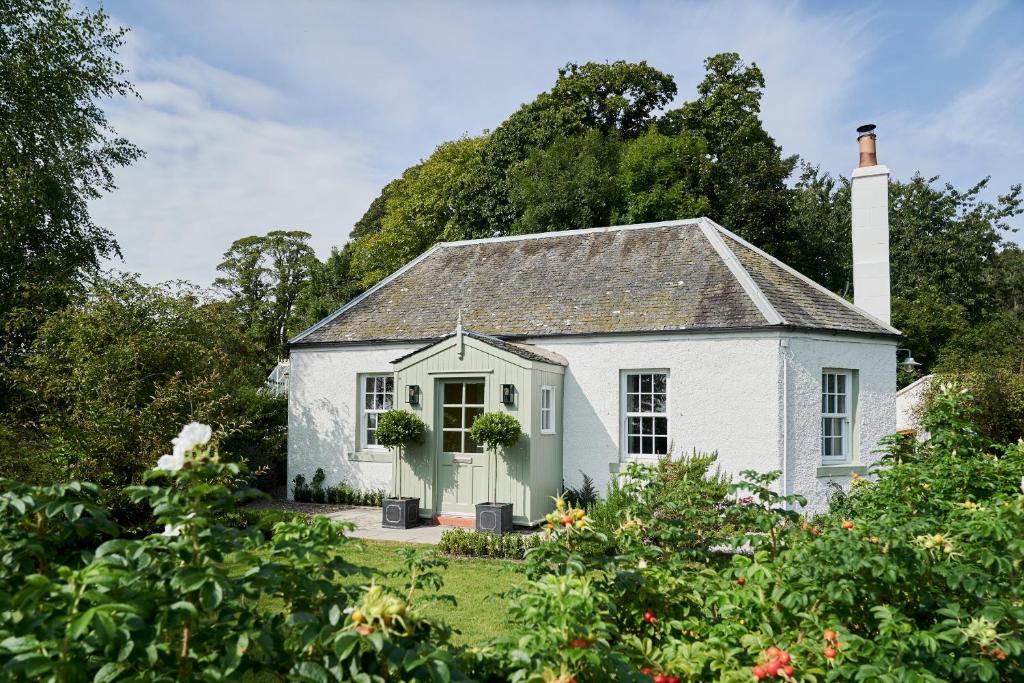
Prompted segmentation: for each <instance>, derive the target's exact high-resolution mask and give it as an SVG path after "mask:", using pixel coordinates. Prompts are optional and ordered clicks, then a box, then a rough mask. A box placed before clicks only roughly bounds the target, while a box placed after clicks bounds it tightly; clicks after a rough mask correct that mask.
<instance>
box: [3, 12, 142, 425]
mask: <svg viewBox="0 0 1024 683" xmlns="http://www.w3.org/2000/svg"><path fill="white" fill-rule="evenodd" d="M125 32H126V29H123V28H120V27H118V26H116V25H111V22H110V20H109V18H108V16H107V15H106V14H105V13H104V12H103V11H102V10H96V11H94V10H90V9H85V8H80V7H78V6H76V5H74V4H73V3H71V2H69V1H68V0H10V1H9V2H4V3H3V4H2V6H0V102H3V116H2V117H0V274H2V276H0V411H3V410H7V409H10V408H11V407H12V406H15V405H16V404H17V402H18V400H19V398H18V397H17V396H16V395H15V393H14V391H13V389H12V387H11V385H10V383H9V382H10V380H9V378H8V377H7V372H6V371H7V370H9V369H10V368H11V367H13V366H14V365H16V364H17V363H18V361H19V360H20V356H21V355H22V354H23V353H24V352H25V351H26V349H27V348H28V346H29V345H30V344H31V342H32V339H33V337H34V335H35V330H36V329H37V328H38V326H39V325H40V324H41V323H42V322H43V320H44V319H45V318H46V316H48V315H49V314H51V313H53V312H54V311H56V310H58V309H59V308H61V307H62V306H64V305H65V304H66V303H67V302H68V301H69V298H70V297H72V296H73V295H74V294H75V293H77V292H79V291H80V290H81V287H82V284H83V275H84V274H85V273H86V272H87V271H90V270H94V269H95V268H97V267H98V266H99V264H100V263H101V262H102V260H103V259H105V258H108V257H111V256H116V255H119V251H118V248H117V243H116V242H115V241H114V236H113V235H112V234H111V233H110V232H109V231H108V230H106V229H104V228H102V227H101V226H99V225H96V223H95V222H94V221H93V220H92V217H91V216H90V215H89V202H91V201H92V200H94V199H97V198H99V197H101V196H103V195H104V194H105V193H107V192H109V191H111V190H112V189H113V188H114V171H115V170H116V169H118V168H120V167H122V166H127V165H130V164H131V163H132V162H134V161H135V160H136V159H138V158H139V157H140V156H141V155H142V152H141V151H140V150H139V149H138V148H137V147H135V146H134V145H133V144H131V143H130V142H129V141H128V140H126V139H124V138H122V137H120V136H118V135H117V133H116V131H114V129H113V128H112V127H111V125H110V123H109V122H108V120H107V117H106V115H105V114H104V112H103V110H102V108H101V107H100V103H101V102H103V101H105V100H119V99H121V98H124V97H129V96H131V95H133V94H134V91H133V90H132V87H131V84H130V83H128V81H127V80H126V79H125V77H124V76H125V73H126V69H125V67H124V66H123V65H122V64H121V63H120V62H119V61H118V59H117V52H118V50H119V49H120V48H121V46H122V45H123V44H124V39H125V38H124V36H125Z"/></svg>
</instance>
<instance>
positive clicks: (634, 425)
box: [626, 417, 640, 434]
mask: <svg viewBox="0 0 1024 683" xmlns="http://www.w3.org/2000/svg"><path fill="white" fill-rule="evenodd" d="M626 431H627V432H628V433H629V434H639V433H640V418H639V417H631V418H629V420H627V421H626Z"/></svg>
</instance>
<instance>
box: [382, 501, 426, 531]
mask: <svg viewBox="0 0 1024 683" xmlns="http://www.w3.org/2000/svg"><path fill="white" fill-rule="evenodd" d="M383 508H384V509H383V515H382V517H383V521H382V522H381V526H382V527H384V528H385V529H409V528H411V527H414V526H417V525H419V523H420V499H419V498H385V499H384V505H383Z"/></svg>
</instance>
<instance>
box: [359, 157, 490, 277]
mask: <svg viewBox="0 0 1024 683" xmlns="http://www.w3.org/2000/svg"><path fill="white" fill-rule="evenodd" d="M482 144H483V140H482V138H463V139H461V140H456V141H454V142H446V143H444V144H442V145H440V146H438V148H437V149H436V150H435V151H434V153H433V154H432V155H431V156H430V158H429V159H427V160H426V161H423V162H421V163H419V164H417V165H415V166H413V167H411V168H409V169H407V170H406V171H405V173H403V174H402V178H401V181H400V182H399V183H397V184H393V185H391V186H389V187H390V188H391V190H390V192H389V193H388V196H387V201H386V204H385V205H384V210H383V212H382V214H381V217H380V224H379V225H380V228H379V229H378V230H375V231H373V232H370V233H368V234H366V235H364V236H363V237H362V238H360V239H358V240H356V241H355V242H354V243H353V246H352V249H353V252H352V265H351V272H352V276H353V277H354V278H355V279H356V281H358V283H359V284H360V286H362V287H369V286H370V285H372V284H374V283H376V282H377V281H378V280H380V279H382V278H383V277H385V276H386V275H388V274H390V273H391V272H392V271H395V270H397V269H398V268H400V267H401V266H402V265H404V264H405V263H406V262H407V261H410V260H412V259H413V258H414V257H416V256H417V255H419V254H420V253H421V252H423V251H426V250H427V249H428V248H429V247H430V246H431V245H432V244H434V242H437V241H439V240H441V239H442V238H444V239H460V238H461V237H462V236H463V232H462V225H461V221H459V220H458V217H459V214H458V212H457V210H456V209H457V207H458V205H459V202H458V201H457V200H456V197H457V196H458V194H459V193H460V192H461V191H462V188H463V187H464V186H465V185H466V183H468V182H469V179H470V178H471V177H472V176H473V175H474V174H475V173H476V166H477V163H478V159H479V150H480V148H481V146H482Z"/></svg>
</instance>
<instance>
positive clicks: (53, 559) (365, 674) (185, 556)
mask: <svg viewBox="0 0 1024 683" xmlns="http://www.w3.org/2000/svg"><path fill="white" fill-rule="evenodd" d="M179 456H180V457H179ZM242 476H243V471H242V468H241V467H240V466H239V465H237V464H234V463H226V462H224V461H222V460H221V459H220V457H219V455H218V454H217V453H216V452H215V451H213V450H211V449H208V448H206V447H203V446H202V445H198V446H197V445H196V444H190V445H189V446H188V447H185V448H182V452H181V453H178V451H177V449H176V452H175V454H174V455H173V456H164V458H161V462H160V469H155V470H151V471H149V472H147V473H146V474H145V475H144V483H143V485H140V486H135V487H132V488H131V489H130V495H131V497H132V500H133V501H135V502H137V503H140V504H144V505H147V506H148V507H149V508H150V510H151V514H152V515H153V516H154V517H155V518H156V519H157V520H158V522H159V524H160V525H161V526H162V527H163V532H162V533H157V534H151V535H148V536H145V537H143V538H139V539H135V540H125V539H121V538H118V537H117V535H118V532H119V530H118V529H117V527H116V525H114V524H113V523H112V522H111V521H110V519H109V516H108V515H107V513H106V511H105V510H103V508H101V507H100V506H98V505H97V504H96V500H97V496H98V495H99V487H97V486H96V485H93V484H86V483H78V482H72V483H70V484H59V485H50V486H36V487H33V486H27V485H24V484H20V483H18V482H14V481H11V480H2V481H0V669H2V671H3V672H4V676H3V678H4V680H5V681H18V682H21V681H26V682H27V681H38V680H53V681H76V682H77V681H93V680H97V681H98V680H103V681H113V680H140V681H157V680H160V681H172V680H174V681H178V680H180V681H188V680H221V681H223V680H263V679H267V680H305V681H310V680H315V681H326V680H337V679H340V678H346V679H352V678H354V679H356V680H362V679H365V680H417V681H419V680H424V681H441V680H445V681H447V680H452V679H462V678H463V676H462V675H461V674H460V673H459V668H458V662H457V661H456V660H455V658H454V657H453V656H452V655H450V654H448V652H447V651H446V650H445V649H444V647H443V646H444V645H445V643H446V641H447V638H448V635H449V630H448V629H446V628H445V627H444V626H443V625H441V624H437V623H434V622H432V621H430V620H428V619H426V618H424V617H423V616H422V613H421V609H422V608H421V605H422V604H424V603H425V601H430V600H432V599H435V598H436V597H437V596H436V594H437V592H438V589H439V588H440V586H441V575H440V570H442V569H443V568H444V566H445V563H444V561H443V560H441V559H439V558H436V557H434V556H433V555H432V554H424V553H416V552H412V551H406V552H404V553H403V556H402V562H401V566H400V568H399V570H398V571H397V572H396V573H395V574H394V576H395V578H396V580H397V584H398V585H397V586H396V588H386V587H384V586H382V585H378V584H375V583H373V582H371V584H370V585H369V586H362V587H358V588H356V587H354V586H351V585H347V584H349V583H351V582H350V581H349V582H346V581H345V580H344V579H345V578H346V577H347V576H348V573H349V572H350V571H351V570H352V567H351V566H350V565H349V564H348V563H347V562H346V561H345V560H344V559H343V558H342V557H341V555H339V554H338V553H337V552H336V550H337V549H338V548H339V547H341V546H342V545H344V544H346V543H348V542H349V541H348V539H346V537H345V535H344V529H345V527H344V525H340V524H337V523H334V522H331V521H330V520H328V519H326V518H323V517H317V518H314V519H292V520H285V521H279V522H277V523H276V524H274V527H273V533H272V535H271V536H270V538H267V537H266V536H265V535H264V534H263V533H261V532H260V531H258V530H257V529H255V528H246V529H238V528H231V527H226V526H224V525H223V524H221V523H220V522H219V521H218V520H220V519H222V518H223V517H224V516H225V515H229V514H232V513H234V512H236V511H237V510H238V506H239V504H241V503H242V502H244V501H246V500H248V499H249V498H251V497H253V496H258V495H259V494H258V493H257V492H255V491H253V490H236V489H233V488H232V487H231V486H229V485H227V484H226V483H225V482H232V481H237V480H238V479H239V478H240V477H242ZM238 567H243V568H245V571H242V572H239V571H238ZM249 568H253V570H251V571H250V570H249ZM256 568H258V570H256ZM265 600H270V601H273V602H274V603H275V605H277V607H275V609H272V610H268V609H267V608H266V606H265V605H264V604H263V601H265Z"/></svg>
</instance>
